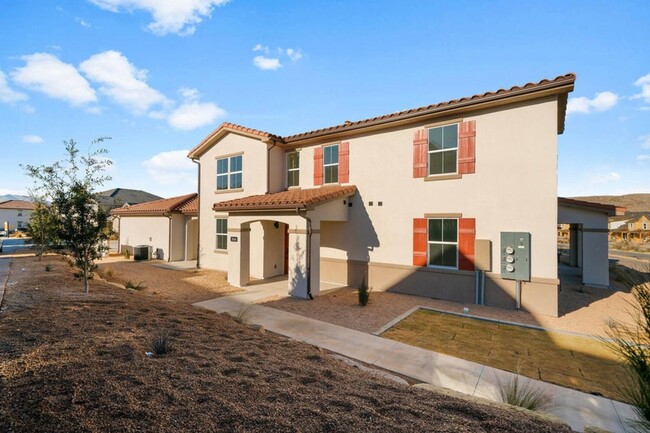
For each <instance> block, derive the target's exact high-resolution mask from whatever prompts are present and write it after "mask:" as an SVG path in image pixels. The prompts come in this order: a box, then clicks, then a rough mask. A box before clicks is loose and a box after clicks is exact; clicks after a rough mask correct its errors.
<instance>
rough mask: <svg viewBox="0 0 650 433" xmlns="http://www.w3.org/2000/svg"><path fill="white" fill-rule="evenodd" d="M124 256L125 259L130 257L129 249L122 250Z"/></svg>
mask: <svg viewBox="0 0 650 433" xmlns="http://www.w3.org/2000/svg"><path fill="white" fill-rule="evenodd" d="M124 258H125V259H127V260H130V259H131V251H130V250H124Z"/></svg>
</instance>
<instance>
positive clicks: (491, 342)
mask: <svg viewBox="0 0 650 433" xmlns="http://www.w3.org/2000/svg"><path fill="white" fill-rule="evenodd" d="M382 336H383V337H386V338H391V339H393V340H398V341H401V342H403V343H407V344H411V345H413V346H418V347H422V348H424V349H428V350H433V351H436V352H441V353H445V354H447V355H451V356H455V357H458V358H462V359H467V360H469V361H474V362H477V363H480V364H485V365H489V366H491V367H495V368H499V369H501V370H506V371H510V372H513V373H519V374H521V375H522V376H526V377H530V378H533V379H540V380H543V381H545V382H550V383H555V384H557V385H561V386H565V387H569V388H574V389H578V390H580V391H584V392H588V393H592V394H596V395H602V396H605V397H608V398H614V399H617V400H622V399H623V397H622V395H621V393H620V392H619V391H618V386H617V385H618V384H619V383H621V380H622V379H623V378H624V377H625V369H624V367H623V366H622V365H621V364H620V363H619V362H618V361H617V357H616V355H615V354H614V353H612V351H611V350H610V349H609V348H608V347H607V345H606V344H604V343H602V342H601V341H599V340H597V339H595V338H588V337H582V336H576V335H570V334H563V333H557V332H547V331H541V330H537V329H531V328H525V327H522V326H514V325H506V324H501V323H495V322H490V321H486V320H479V319H475V318H466V317H459V316H455V315H451V314H445V313H439V312H435V311H430V310H425V309H420V310H418V311H416V312H415V313H413V314H411V315H410V316H409V317H407V318H406V319H404V320H403V321H401V322H400V323H398V324H397V325H396V326H394V327H393V328H391V329H389V330H388V331H386V332H384V333H383V334H382Z"/></svg>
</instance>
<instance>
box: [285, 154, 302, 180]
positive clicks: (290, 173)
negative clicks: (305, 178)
mask: <svg viewBox="0 0 650 433" xmlns="http://www.w3.org/2000/svg"><path fill="white" fill-rule="evenodd" d="M298 185H300V153H298V152H289V153H287V187H292V186H298Z"/></svg>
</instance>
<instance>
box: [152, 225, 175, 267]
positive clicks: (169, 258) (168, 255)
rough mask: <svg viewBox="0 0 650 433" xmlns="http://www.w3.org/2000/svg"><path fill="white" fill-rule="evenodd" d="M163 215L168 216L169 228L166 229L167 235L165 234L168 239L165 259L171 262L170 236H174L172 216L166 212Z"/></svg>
mask: <svg viewBox="0 0 650 433" xmlns="http://www.w3.org/2000/svg"><path fill="white" fill-rule="evenodd" d="M165 216H166V217H167V218H169V230H168V231H167V233H169V235H167V239H168V250H167V251H168V253H167V261H168V262H171V261H172V238H173V237H174V234H173V233H172V216H171V214H167V215H165ZM156 258H157V257H156Z"/></svg>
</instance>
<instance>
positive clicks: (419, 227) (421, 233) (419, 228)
mask: <svg viewBox="0 0 650 433" xmlns="http://www.w3.org/2000/svg"><path fill="white" fill-rule="evenodd" d="M427 243H428V242H427V219H426V218H413V266H419V267H424V266H426V265H427Z"/></svg>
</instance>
